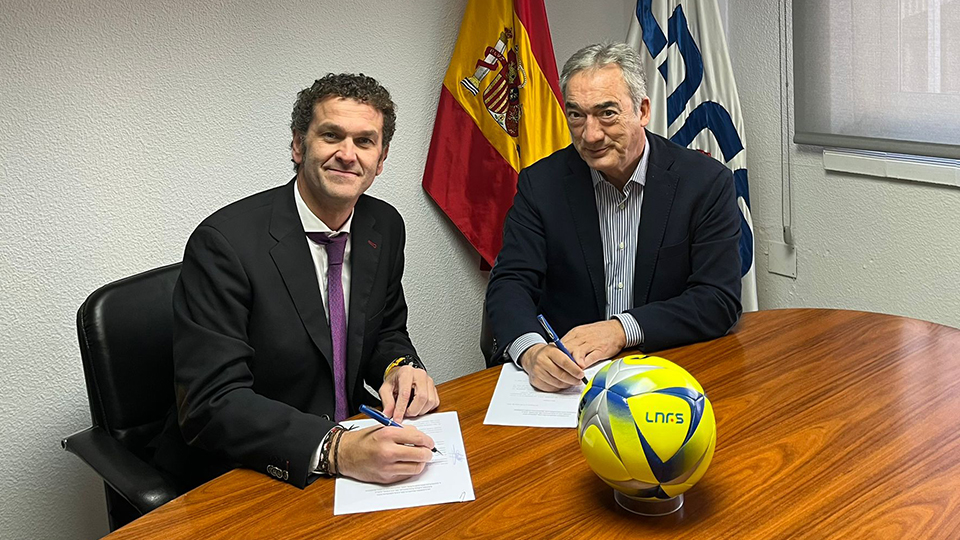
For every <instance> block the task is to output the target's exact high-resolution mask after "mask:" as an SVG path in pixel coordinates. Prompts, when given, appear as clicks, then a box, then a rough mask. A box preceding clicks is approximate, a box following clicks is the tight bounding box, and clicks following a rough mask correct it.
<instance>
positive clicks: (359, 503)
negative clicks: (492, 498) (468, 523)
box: [333, 411, 475, 516]
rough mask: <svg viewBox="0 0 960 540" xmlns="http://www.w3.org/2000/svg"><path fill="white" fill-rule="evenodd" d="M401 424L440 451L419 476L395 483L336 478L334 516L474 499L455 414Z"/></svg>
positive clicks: (369, 422)
mask: <svg viewBox="0 0 960 540" xmlns="http://www.w3.org/2000/svg"><path fill="white" fill-rule="evenodd" d="M342 424H343V425H344V426H346V427H350V426H357V427H358V428H364V427H369V426H375V425H379V424H377V422H376V421H374V420H348V421H345V422H342ZM403 424H404V425H407V424H410V425H412V426H415V427H416V428H417V429H419V430H420V431H422V432H424V433H426V434H427V435H429V436H430V437H432V438H433V442H434V443H436V445H437V450H439V451H440V452H437V453H434V455H433V460H432V461H430V462H429V463H427V466H426V467H425V468H424V469H423V472H422V473H421V474H420V476H416V477H413V478H409V479H407V480H404V481H402V482H398V483H396V484H389V485H381V484H368V483H365V482H360V481H358V480H354V479H352V478H342V477H341V478H337V484H336V495H335V496H334V500H333V513H334V515H337V516H340V515H343V514H357V513H360V512H376V511H378V510H392V509H395V508H410V507H413V506H427V505H431V504H441V503H449V502H463V501H472V500H474V498H475V497H474V494H473V479H471V477H470V468H469V467H468V466H467V456H466V454H465V453H464V450H463V435H462V434H461V432H460V419H459V417H458V416H457V413H456V411H448V412H441V413H433V414H428V415H426V416H422V417H420V418H410V419H407V420H404V421H403ZM384 429H399V428H395V427H394V428H391V427H385V428H384ZM441 453H442V454H441Z"/></svg>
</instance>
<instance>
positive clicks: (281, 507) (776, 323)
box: [108, 309, 960, 540]
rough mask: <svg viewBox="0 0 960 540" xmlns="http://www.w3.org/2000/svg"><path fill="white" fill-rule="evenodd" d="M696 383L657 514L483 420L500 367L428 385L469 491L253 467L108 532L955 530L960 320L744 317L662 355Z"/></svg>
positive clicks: (562, 436)
mask: <svg viewBox="0 0 960 540" xmlns="http://www.w3.org/2000/svg"><path fill="white" fill-rule="evenodd" d="M660 355H661V356H664V357H666V358H668V359H671V360H673V361H675V362H677V363H679V364H680V365H682V366H684V367H685V368H686V369H687V370H689V371H690V372H691V373H692V374H693V375H694V376H695V377H697V379H698V380H699V381H700V382H701V384H702V385H703V387H704V388H705V389H706V392H707V395H708V397H709V398H710V399H711V400H712V402H713V406H714V408H715V411H716V417H717V430H718V441H717V449H716V453H715V455H714V458H713V463H712V464H711V465H710V469H709V470H708V471H707V473H706V476H705V477H704V478H703V479H702V480H701V481H700V483H699V484H697V485H696V486H695V487H694V488H693V489H691V490H690V491H689V492H687V494H686V501H685V504H684V506H683V508H682V509H681V510H680V511H678V512H676V513H674V514H672V515H669V516H666V517H660V518H644V517H640V516H635V515H631V514H629V513H627V512H624V511H622V510H621V509H620V508H619V507H618V506H617V505H616V503H615V502H614V500H613V492H612V490H611V489H610V488H609V487H607V486H606V485H605V484H604V483H603V482H601V481H600V480H599V478H597V477H596V476H595V475H594V474H593V472H592V471H591V470H590V469H589V468H588V467H587V464H586V462H585V461H584V459H583V457H582V456H581V454H580V450H579V447H578V444H577V436H576V430H573V429H538V428H516V427H502V426H485V425H483V418H484V415H485V413H486V409H487V404H488V403H489V401H490V397H491V395H492V393H493V388H494V385H495V384H496V380H497V377H498V374H499V369H498V368H497V369H488V370H484V371H481V372H478V373H474V374H472V375H468V376H466V377H462V378H460V379H457V380H454V381H450V382H447V383H445V384H442V385H441V386H440V396H441V400H442V403H441V407H440V410H456V411H457V412H458V413H459V415H460V424H461V427H462V430H463V438H464V444H465V447H466V454H467V459H468V461H469V464H470V471H471V473H472V475H473V484H474V489H475V492H476V500H475V501H473V502H468V503H460V504H444V505H437V506H429V507H421V508H413V509H407V510H395V511H388V512H377V513H372V514H355V515H349V516H334V515H333V488H334V482H333V481H331V480H327V479H321V480H318V481H317V482H316V483H314V484H313V485H312V486H310V487H308V488H307V489H306V490H303V491H301V490H299V489H296V488H294V487H292V486H290V485H288V484H284V483H281V482H278V481H276V480H273V479H271V478H270V477H268V476H266V475H264V474H260V473H255V472H252V471H249V470H235V471H232V472H230V473H227V474H225V475H223V476H222V477H220V478H217V479H216V480H213V481H211V482H209V483H207V484H205V485H203V486H201V487H199V488H197V489H195V490H193V491H191V492H190V493H187V494H186V495H184V496H182V497H180V498H178V499H176V500H174V501H172V502H170V503H168V504H167V505H165V506H163V507H161V508H160V509H158V510H156V511H154V512H152V513H150V514H148V515H146V516H144V517H143V518H141V519H139V520H137V521H135V522H133V523H131V524H130V525H128V526H126V527H124V528H123V529H120V530H118V531H116V532H114V533H113V534H111V535H110V536H109V537H108V538H110V539H130V538H161V539H163V540H173V539H176V538H231V539H233V538H299V537H310V538H324V537H326V538H350V539H353V540H359V539H361V538H400V537H409V538H427V539H433V538H511V539H513V538H571V537H580V538H598V537H609V538H628V537H631V538H645V539H650V538H671V539H673V538H844V539H846V538H910V539H913V538H960V330H956V329H952V328H948V327H945V326H940V325H936V324H932V323H927V322H922V321H916V320H912V319H906V318H901V317H894V316H889V315H878V314H872V313H861V312H852V311H833V310H810V309H799V310H779V311H762V312H758V313H749V314H746V315H744V316H743V319H742V321H741V322H740V324H739V326H738V327H737V328H736V330H735V331H734V332H733V333H732V334H730V335H728V336H726V337H724V338H722V339H718V340H715V341H712V342H709V343H701V344H697V345H691V346H688V347H681V348H678V349H673V350H669V351H663V352H661V353H660Z"/></svg>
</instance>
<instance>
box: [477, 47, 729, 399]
mask: <svg viewBox="0 0 960 540" xmlns="http://www.w3.org/2000/svg"><path fill="white" fill-rule="evenodd" d="M560 86H561V90H562V93H563V96H564V102H565V103H564V106H565V110H566V115H567V122H568V124H569V127H570V132H571V135H572V139H573V144H572V145H571V146H568V147H567V148H564V149H562V150H559V151H557V152H555V153H554V154H552V155H550V156H548V157H546V158H544V159H542V160H540V161H538V162H537V163H535V164H534V165H532V166H530V167H527V168H526V169H524V170H522V171H521V172H520V177H519V181H518V185H517V195H516V198H515V199H514V203H513V207H512V208H511V209H510V211H509V213H508V214H507V218H506V222H505V224H504V232H503V248H502V249H501V251H500V254H499V256H498V257H497V261H496V264H495V265H494V268H493V270H492V272H491V274H490V282H489V285H488V288H487V297H486V309H487V315H488V321H489V324H490V328H491V330H492V333H493V336H494V354H493V357H492V363H497V362H505V361H513V362H515V363H516V364H517V365H518V366H519V367H521V368H522V369H524V370H525V371H526V372H527V374H528V375H529V378H530V383H531V384H532V385H533V386H534V387H536V388H538V389H541V390H545V391H557V390H561V389H563V388H567V387H570V386H572V385H574V384H576V383H577V382H578V381H579V379H580V377H582V375H583V368H585V367H588V366H590V365H591V364H593V363H595V362H597V361H599V360H601V359H605V358H610V357H611V356H613V355H615V354H616V353H617V352H619V351H620V350H622V349H624V348H632V347H637V348H639V349H641V350H643V351H655V350H660V349H665V348H669V347H674V346H679V345H684V344H688V343H693V342H697V341H703V340H708V339H713V338H716V337H719V336H722V335H724V334H725V333H726V332H728V331H729V330H730V329H731V328H732V327H733V326H734V325H735V324H736V322H737V320H738V319H739V316H740V313H741V306H740V254H739V250H738V242H739V238H740V222H739V214H738V209H737V204H736V196H735V192H734V183H733V175H732V174H731V172H730V170H729V169H727V168H726V167H725V166H724V165H723V164H721V163H720V162H718V161H717V160H715V159H713V158H711V157H709V156H707V155H704V154H702V153H700V152H696V151H693V150H689V149H686V148H682V147H680V146H678V145H676V144H674V143H672V142H670V141H668V140H666V139H664V138H662V137H659V136H657V135H655V134H652V133H649V132H647V131H646V130H645V129H644V128H645V126H646V125H647V123H648V122H649V119H650V100H649V98H648V97H647V95H646V83H645V79H644V73H643V67H642V64H641V59H640V56H639V55H638V54H637V52H636V51H634V50H632V49H631V48H630V47H628V46H626V45H624V44H617V45H591V46H588V47H585V48H583V49H581V50H580V51H578V52H577V53H575V54H574V55H573V56H572V57H571V58H570V60H568V61H567V63H566V64H565V65H564V67H563V71H562V74H561V77H560ZM538 314H543V315H544V317H545V318H546V319H547V320H548V321H549V322H550V323H551V324H552V326H553V329H554V330H555V331H556V332H557V334H558V335H559V336H560V338H561V341H562V342H563V343H564V345H566V347H567V348H568V349H569V350H570V352H571V353H572V355H573V357H574V361H571V360H570V359H569V358H567V356H566V355H565V354H563V353H562V352H561V351H560V350H559V349H558V348H557V347H556V346H554V345H552V344H551V345H548V344H547V342H546V339H544V334H543V329H542V328H541V327H540V325H539V324H538V322H537V315H538Z"/></svg>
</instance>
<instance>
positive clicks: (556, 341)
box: [537, 315, 590, 384]
mask: <svg viewBox="0 0 960 540" xmlns="http://www.w3.org/2000/svg"><path fill="white" fill-rule="evenodd" d="M537 320H538V321H540V324H541V325H542V326H543V329H544V330H546V331H547V335H548V336H550V339H551V340H552V341H553V344H554V345H556V346H557V348H558V349H560V350H561V351H563V354H565V355H567V358H569V359H570V360H573V355H572V354H570V351H568V350H567V348H566V347H564V346H563V342H562V341H560V336H558V335H557V333H556V332H554V331H553V327H551V326H550V323H548V322H547V319H545V318H544V316H543V315H537ZM573 363H574V364H576V363H577V361H576V360H573ZM580 380H581V381H583V384H588V383H589V382H590V381H588V380H587V377H586V376H583V377H580Z"/></svg>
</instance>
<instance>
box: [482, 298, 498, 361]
mask: <svg viewBox="0 0 960 540" xmlns="http://www.w3.org/2000/svg"><path fill="white" fill-rule="evenodd" d="M495 350H496V342H495V341H494V339H493V332H492V331H490V325H489V324H488V323H487V303H486V302H484V303H483V312H482V313H481V314H480V352H481V353H483V360H484V361H485V362H486V363H487V367H493V366H494V365H495V364H494V363H493V353H494V351H495Z"/></svg>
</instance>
